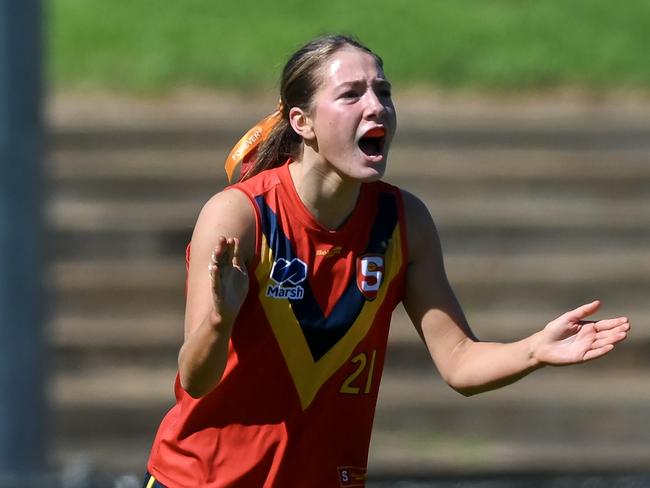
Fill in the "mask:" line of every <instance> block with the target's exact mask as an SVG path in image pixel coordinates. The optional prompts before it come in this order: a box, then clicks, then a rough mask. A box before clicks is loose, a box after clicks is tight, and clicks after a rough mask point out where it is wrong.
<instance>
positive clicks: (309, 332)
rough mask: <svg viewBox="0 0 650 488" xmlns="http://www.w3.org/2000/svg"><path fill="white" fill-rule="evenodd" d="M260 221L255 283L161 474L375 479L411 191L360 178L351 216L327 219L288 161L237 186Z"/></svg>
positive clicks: (169, 438)
mask: <svg viewBox="0 0 650 488" xmlns="http://www.w3.org/2000/svg"><path fill="white" fill-rule="evenodd" d="M234 188H237V189H238V190H240V191H243V192H244V193H245V194H246V195H247V196H248V197H249V198H250V200H251V203H252V205H253V208H254V209H255V214H256V219H257V242H256V258H255V263H253V265H252V266H251V267H250V269H249V276H250V289H249V293H248V296H247V298H246V301H245V302H244V304H243V306H242V308H241V311H240V313H239V316H238V317H237V320H236V322H235V324H234V326H233V331H232V336H231V340H230V347H229V355H228V360H227V365H226V369H225V372H224V375H223V377H222V379H221V381H220V382H219V384H218V385H217V387H215V389H214V390H212V391H211V392H210V393H208V394H207V395H205V396H204V397H202V398H200V399H193V398H192V397H190V396H189V395H188V394H187V393H186V392H185V391H184V390H183V389H182V388H181V386H180V382H179V380H178V377H177V378H176V383H175V393H176V405H175V406H174V407H173V408H172V409H171V410H170V411H169V413H168V414H167V415H166V416H165V418H164V420H163V421H162V424H161V426H160V428H159V430H158V434H157V436H156V439H155V441H154V445H153V448H152V452H151V456H150V459H149V463H148V469H149V471H150V472H151V473H152V474H153V475H154V476H155V477H156V478H157V479H158V480H159V481H160V482H162V483H163V484H165V485H167V486H169V487H171V488H176V487H188V488H189V487H211V488H217V487H220V488H221V487H242V488H249V487H250V488H253V487H282V488H285V487H291V488H295V487H309V488H318V487H323V488H332V487H355V486H365V473H366V465H367V459H368V447H369V444H370V434H371V429H372V422H373V417H374V411H375V404H376V401H377V393H378V390H379V381H380V378H381V373H382V369H383V365H384V355H385V351H386V342H387V338H388V328H389V323H390V318H391V313H392V311H393V309H394V308H395V306H396V305H397V304H398V303H399V302H400V301H401V299H402V295H403V291H404V276H405V269H406V265H407V255H406V250H407V245H406V229H405V223H404V210H403V205H402V198H401V193H400V191H399V189H397V188H395V187H393V186H391V185H388V184H386V183H383V182H375V183H367V184H363V185H362V186H361V193H360V196H359V199H358V202H357V206H356V208H355V209H354V211H353V213H352V215H351V216H350V217H349V219H348V220H347V221H346V222H345V224H344V225H343V226H342V227H341V228H340V229H338V230H336V231H329V230H326V229H324V228H323V227H322V226H321V225H320V224H319V223H318V221H316V220H315V218H314V217H313V216H312V214H311V213H310V212H309V211H308V210H307V209H306V208H305V207H304V205H303V203H302V201H301V200H300V197H299V196H298V194H297V192H296V190H295V187H294V186H293V182H292V179H291V176H290V174H289V165H288V164H285V165H284V166H281V167H279V168H276V169H272V170H267V171H264V172H262V173H260V174H259V175H257V176H254V177H253V178H251V179H249V180H246V181H244V182H242V183H238V184H236V185H234Z"/></svg>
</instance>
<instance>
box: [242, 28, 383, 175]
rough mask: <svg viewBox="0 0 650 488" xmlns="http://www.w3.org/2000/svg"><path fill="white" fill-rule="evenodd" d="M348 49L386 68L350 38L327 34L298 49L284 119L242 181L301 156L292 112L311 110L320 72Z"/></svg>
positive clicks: (284, 92)
mask: <svg viewBox="0 0 650 488" xmlns="http://www.w3.org/2000/svg"><path fill="white" fill-rule="evenodd" d="M346 46H352V47H354V48H357V49H360V50H362V51H364V52H367V53H368V54H371V55H372V56H373V57H374V58H375V60H376V61H377V64H378V65H379V66H380V67H382V68H383V61H382V59H381V58H380V57H379V56H378V55H377V54H375V53H374V52H373V51H371V50H370V49H369V48H367V47H366V46H364V45H363V44H361V43H360V42H359V41H357V40H356V39H354V38H353V37H350V36H345V35H325V36H321V37H318V38H316V39H314V40H312V41H310V42H308V43H307V44H305V45H304V46H303V47H301V48H300V49H298V51H296V52H295V53H294V54H293V55H292V56H291V57H290V58H289V61H288V62H287V64H286V65H285V66H284V69H283V70H282V78H281V80H280V110H281V119H280V121H279V122H278V123H277V125H275V127H273V129H272V130H271V132H270V134H269V135H268V137H267V138H266V140H265V141H264V142H263V143H262V144H261V145H260V148H259V150H258V153H257V158H256V161H255V164H254V165H253V167H252V168H251V169H250V170H249V171H248V172H246V174H245V175H243V178H242V179H247V178H250V177H251V176H254V175H256V174H258V173H260V172H262V171H264V170H265V169H270V168H275V167H277V166H280V165H281V164H283V163H284V162H285V161H286V160H287V159H288V158H294V159H295V158H297V157H298V155H299V154H300V147H301V143H302V139H301V137H300V136H299V135H298V134H296V132H295V131H294V130H293V128H292V127H291V124H290V123H289V110H290V109H291V108H292V107H300V108H301V109H303V110H305V111H308V110H309V109H310V108H311V103H312V99H313V97H314V93H315V92H316V90H317V88H318V83H319V82H320V73H319V69H320V68H321V66H322V65H323V63H325V62H326V61H327V60H328V59H329V58H330V57H331V56H332V55H333V54H334V53H336V52H337V51H339V50H340V49H342V48H344V47H346Z"/></svg>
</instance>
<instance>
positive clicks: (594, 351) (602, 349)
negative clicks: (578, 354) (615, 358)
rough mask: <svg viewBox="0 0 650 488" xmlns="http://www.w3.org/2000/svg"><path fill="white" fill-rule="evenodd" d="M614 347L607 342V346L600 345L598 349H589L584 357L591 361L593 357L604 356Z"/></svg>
mask: <svg viewBox="0 0 650 488" xmlns="http://www.w3.org/2000/svg"><path fill="white" fill-rule="evenodd" d="M612 349H614V345H613V344H607V345H606V346H603V347H599V348H597V349H591V350H589V351H587V353H586V354H585V355H584V357H583V359H584V360H585V361H590V360H592V359H596V358H599V357H601V356H604V355H605V354H607V353H608V352H609V351H611V350H612Z"/></svg>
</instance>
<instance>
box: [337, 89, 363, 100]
mask: <svg viewBox="0 0 650 488" xmlns="http://www.w3.org/2000/svg"><path fill="white" fill-rule="evenodd" d="M341 98H359V92H358V91H357V90H348V91H345V92H343V94H342V95H341Z"/></svg>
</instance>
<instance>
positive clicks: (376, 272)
mask: <svg viewBox="0 0 650 488" xmlns="http://www.w3.org/2000/svg"><path fill="white" fill-rule="evenodd" d="M383 277H384V256H382V255H381V254H365V255H364V256H359V257H358V258H357V287H358V288H359V291H360V292H361V293H362V294H363V296H365V297H366V299H368V300H374V299H375V298H376V297H377V292H378V291H379V287H380V286H381V282H382V280H383Z"/></svg>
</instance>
